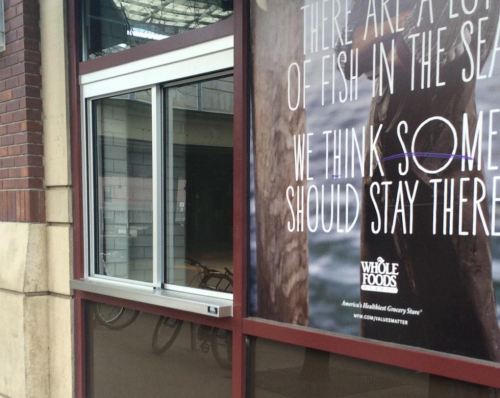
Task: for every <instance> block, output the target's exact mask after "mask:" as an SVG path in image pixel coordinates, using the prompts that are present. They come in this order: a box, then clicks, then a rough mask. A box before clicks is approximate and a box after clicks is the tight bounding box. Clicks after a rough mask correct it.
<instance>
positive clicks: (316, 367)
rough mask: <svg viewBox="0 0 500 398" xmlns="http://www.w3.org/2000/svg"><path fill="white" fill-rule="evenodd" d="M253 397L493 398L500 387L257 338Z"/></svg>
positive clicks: (253, 350)
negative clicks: (495, 387) (465, 381)
mask: <svg viewBox="0 0 500 398" xmlns="http://www.w3.org/2000/svg"><path fill="white" fill-rule="evenodd" d="M249 358H250V362H249V364H250V369H249V372H250V373H249V397H252V398H275V397H276V398H284V397H290V398H309V397H315V398H323V397H324V398H334V397H356V398H399V397H407V398H456V397H463V398H490V397H498V396H500V391H499V390H495V389H492V388H487V387H482V386H478V385H475V384H469V383H464V382H459V381H456V380H451V379H446V378H442V377H437V376H431V375H428V374H424V373H419V372H414V371H411V370H406V369H400V368H395V367H392V366H387V365H381V364H377V363H373V362H367V361H362V360H359V359H354V358H348V357H344V356H341V355H333V354H329V353H327V352H323V351H317V350H311V349H307V348H304V347H298V346H292V345H288V344H283V343H277V342H273V341H269V340H264V339H252V340H251V344H250V355H249Z"/></svg>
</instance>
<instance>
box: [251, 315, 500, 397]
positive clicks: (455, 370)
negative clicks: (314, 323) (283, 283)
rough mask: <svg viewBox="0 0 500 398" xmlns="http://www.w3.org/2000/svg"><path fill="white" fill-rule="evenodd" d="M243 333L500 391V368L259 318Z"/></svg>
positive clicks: (493, 364)
mask: <svg viewBox="0 0 500 398" xmlns="http://www.w3.org/2000/svg"><path fill="white" fill-rule="evenodd" d="M243 332H244V333H245V334H247V335H250V336H255V337H261V338H264V339H269V340H274V341H278V342H283V343H288V344H294V345H298V346H303V347H308V348H314V349H317V350H322V351H327V352H331V353H333V354H339V355H345V356H348V357H353V358H359V359H363V360H366V361H371V362H377V363H382V364H385V365H390V366H395V367H400V368H405V369H410V370H415V371H417V372H423V373H429V374H434V375H438V376H443V377H447V378H450V379H457V380H462V381H466V382H469V383H475V384H481V385H485V386H490V387H495V388H500V364H495V363H490V362H486V361H479V360H471V359H466V358H463V357H458V356H453V355H446V354H439V353H436V352H433V351H429V350H420V349H414V348H410V347H404V346H398V345H396V344H388V343H380V342H375V341H373V340H366V339H361V338H355V337H347V336H340V335H332V334H330V333H326V332H321V331H317V330H313V329H307V328H303V327H298V326H288V325H283V324H279V323H276V322H270V321H264V320H259V319H255V318H251V319H245V320H244V321H243Z"/></svg>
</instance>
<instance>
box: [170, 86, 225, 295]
mask: <svg viewBox="0 0 500 398" xmlns="http://www.w3.org/2000/svg"><path fill="white" fill-rule="evenodd" d="M165 98H166V100H165V113H166V115H167V118H166V119H167V123H166V133H167V140H166V141H167V157H166V158H167V197H166V200H167V209H168V210H167V225H168V228H167V245H166V247H167V272H166V281H167V283H168V284H169V285H175V286H183V287H190V288H200V289H205V290H211V291H214V292H219V293H221V292H222V293H232V285H233V278H232V275H233V274H232V270H233V239H232V231H233V78H232V76H219V77H214V78H212V79H210V80H205V81H202V82H200V81H198V82H193V83H188V84H183V85H176V86H171V87H168V88H167V89H166V91H165Z"/></svg>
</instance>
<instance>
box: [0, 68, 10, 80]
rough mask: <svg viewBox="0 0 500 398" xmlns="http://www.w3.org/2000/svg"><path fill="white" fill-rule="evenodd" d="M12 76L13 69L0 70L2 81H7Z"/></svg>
mask: <svg viewBox="0 0 500 398" xmlns="http://www.w3.org/2000/svg"><path fill="white" fill-rule="evenodd" d="M11 76H12V68H4V69H2V70H0V80H6V79H8V78H9V77H11Z"/></svg>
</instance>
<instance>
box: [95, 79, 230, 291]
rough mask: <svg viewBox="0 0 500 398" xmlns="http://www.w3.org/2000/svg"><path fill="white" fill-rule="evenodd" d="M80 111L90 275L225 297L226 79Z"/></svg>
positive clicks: (113, 98) (169, 87) (149, 91)
mask: <svg viewBox="0 0 500 398" xmlns="http://www.w3.org/2000/svg"><path fill="white" fill-rule="evenodd" d="M87 104H88V108H87V109H89V111H90V114H89V115H88V117H87V122H88V125H89V127H90V135H89V139H88V143H87V145H88V146H87V148H88V156H87V159H88V166H89V169H88V170H89V174H88V175H89V185H88V203H89V213H88V219H89V224H88V225H89V227H88V232H89V237H90V239H89V241H88V255H89V261H88V264H89V268H88V277H90V278H94V282H97V281H99V282H106V283H108V282H111V283H115V284H116V283H118V284H119V285H120V286H121V287H124V286H125V285H124V283H127V284H133V285H136V286H137V285H143V286H146V287H149V288H151V289H153V288H157V289H160V288H165V289H168V290H174V291H177V292H180V293H183V292H184V293H186V292H187V293H189V292H191V293H201V294H203V295H205V296H206V295H209V296H215V297H218V298H223V299H224V298H228V299H231V297H232V291H233V261H232V258H233V236H232V233H233V232H232V231H233V78H232V76H231V75H230V74H228V72H218V73H215V74H210V75H206V76H205V77H200V78H197V79H195V80H193V79H191V80H181V81H179V82H176V83H175V84H165V85H160V84H155V85H152V86H149V87H146V88H143V89H140V90H137V91H133V92H127V93H123V94H119V95H100V96H98V97H96V98H89V99H88V102H87Z"/></svg>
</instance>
